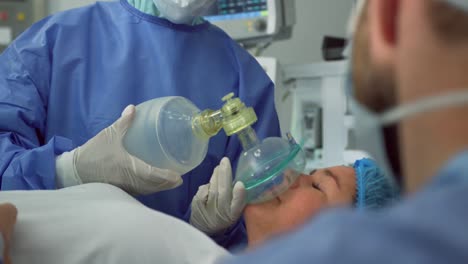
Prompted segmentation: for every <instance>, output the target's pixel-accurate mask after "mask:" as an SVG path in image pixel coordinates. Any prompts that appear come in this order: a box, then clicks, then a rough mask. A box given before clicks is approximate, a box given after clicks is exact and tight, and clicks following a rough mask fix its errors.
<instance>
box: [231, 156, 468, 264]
mask: <svg viewBox="0 0 468 264" xmlns="http://www.w3.org/2000/svg"><path fill="white" fill-rule="evenodd" d="M225 263H229V264H238V263H239V264H250V263H252V264H253V263H255V264H259V263H269V264H271V263H295V264H302V263H304V264H305V263H315V264H328V263H330V264H332V263H333V264H335V263H346V264H365V263H369V264H375V263H381V264H386V263H388V264H390V263H412V264H436V263H468V152H466V153H463V154H461V155H459V156H458V157H456V158H455V159H454V160H452V161H451V162H450V163H449V164H448V165H447V167H446V168H445V169H444V170H442V171H441V173H440V174H439V175H438V176H437V177H436V178H435V180H434V182H432V184H430V185H429V186H428V187H427V188H426V189H425V190H423V191H422V192H419V193H417V194H415V195H413V196H411V197H410V198H407V199H405V200H403V201H402V202H401V203H400V204H399V205H397V206H395V207H393V208H390V209H388V210H384V211H381V212H364V211H361V212H356V211H353V210H344V209H343V210H335V211H330V212H328V213H324V214H323V215H321V216H319V217H318V218H316V219H314V220H313V221H311V222H310V223H309V224H308V225H306V226H305V227H303V228H301V229H300V230H298V231H297V232H295V233H293V234H290V235H287V236H284V237H282V238H279V239H278V240H276V241H272V242H271V243H269V244H268V245H265V246H264V247H263V248H260V249H258V250H256V251H253V252H251V253H249V254H247V255H245V256H242V257H237V258H233V259H231V260H229V261H226V262H225Z"/></svg>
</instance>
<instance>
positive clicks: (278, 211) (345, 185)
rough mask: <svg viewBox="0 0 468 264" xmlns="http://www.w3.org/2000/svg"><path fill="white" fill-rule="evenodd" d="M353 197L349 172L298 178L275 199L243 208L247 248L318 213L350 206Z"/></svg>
mask: <svg viewBox="0 0 468 264" xmlns="http://www.w3.org/2000/svg"><path fill="white" fill-rule="evenodd" d="M355 194H356V179H355V172H354V169H353V168H350V167H344V166H340V167H331V168H327V169H320V170H316V171H313V172H311V173H310V175H301V176H300V177H299V178H298V180H297V181H296V182H295V183H294V184H293V185H292V186H291V187H290V188H289V189H288V190H287V191H286V192H284V193H283V194H282V195H280V196H279V197H277V198H276V199H273V200H271V201H268V202H266V203H261V204H253V205H248V206H247V207H246V208H245V211H244V217H245V222H246V225H247V234H248V237H249V246H255V245H256V244H258V243H261V242H263V241H265V240H267V239H269V238H271V237H272V236H275V235H277V234H280V233H283V232H287V231H290V230H292V229H294V228H296V227H298V226H300V225H301V224H303V223H304V222H306V221H307V220H308V219H310V218H311V217H313V216H314V215H315V214H317V213H318V212H319V211H320V210H321V209H324V208H329V207H337V206H344V205H351V204H352V203H353V201H354V197H355Z"/></svg>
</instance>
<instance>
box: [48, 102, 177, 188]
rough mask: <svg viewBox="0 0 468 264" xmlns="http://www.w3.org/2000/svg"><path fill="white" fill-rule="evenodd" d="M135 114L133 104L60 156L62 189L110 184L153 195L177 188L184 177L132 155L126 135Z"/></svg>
mask: <svg viewBox="0 0 468 264" xmlns="http://www.w3.org/2000/svg"><path fill="white" fill-rule="evenodd" d="M134 116H135V106H133V105H129V106H127V108H125V110H124V111H123V112H122V116H121V118H119V119H118V120H117V121H115V123H114V124H112V125H111V126H109V127H107V128H106V129H104V130H102V131H101V132H99V134H97V135H96V136H95V137H94V138H92V139H90V140H89V141H88V142H86V143H85V144H84V145H83V146H81V147H78V148H76V149H74V150H72V151H71V152H65V153H63V154H62V155H60V156H58V157H57V158H56V173H57V186H58V187H59V188H63V187H68V186H73V185H78V184H82V183H92V182H100V183H108V184H112V185H115V186H117V187H120V188H122V189H123V190H125V191H127V192H129V193H131V194H150V193H154V192H158V191H163V190H168V189H172V188H175V187H177V186H179V185H181V184H182V177H181V176H180V175H178V174H177V173H175V172H172V171H169V170H165V169H159V168H155V167H153V166H151V165H149V164H147V163H145V162H144V161H142V160H140V159H138V158H136V157H134V156H132V155H130V154H129V153H128V152H127V151H126V150H125V148H124V147H123V143H122V141H123V137H124V136H125V133H126V132H127V130H128V128H129V127H130V125H131V123H132V121H133V118H134Z"/></svg>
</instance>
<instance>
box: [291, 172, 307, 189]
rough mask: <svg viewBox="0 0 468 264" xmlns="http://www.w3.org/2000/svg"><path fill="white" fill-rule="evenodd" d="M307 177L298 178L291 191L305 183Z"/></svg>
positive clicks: (302, 175)
mask: <svg viewBox="0 0 468 264" xmlns="http://www.w3.org/2000/svg"><path fill="white" fill-rule="evenodd" d="M306 177H307V175H304V174H301V175H300V176H299V177H297V180H296V181H295V182H294V183H293V184H292V185H291V187H289V189H291V190H294V189H297V188H299V186H301V184H302V182H303V181H305V180H306V179H307V178H306Z"/></svg>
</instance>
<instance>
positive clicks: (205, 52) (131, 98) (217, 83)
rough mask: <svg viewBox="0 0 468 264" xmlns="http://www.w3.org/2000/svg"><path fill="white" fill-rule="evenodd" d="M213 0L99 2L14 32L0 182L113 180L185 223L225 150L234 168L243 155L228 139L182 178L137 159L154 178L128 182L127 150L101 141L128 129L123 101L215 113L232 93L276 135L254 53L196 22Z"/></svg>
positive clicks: (0, 106)
mask: <svg viewBox="0 0 468 264" xmlns="http://www.w3.org/2000/svg"><path fill="white" fill-rule="evenodd" d="M184 2H185V3H186V4H185V5H184V4H183V3H184ZM212 2H213V1H212V0H185V1H175V0H154V1H148V0H128V1H127V0H120V1H112V2H98V3H96V4H94V5H90V6H86V7H83V8H78V9H74V10H69V11H66V12H62V13H58V14H55V15H53V16H50V17H48V18H45V19H43V20H41V21H39V22H38V23H36V24H34V25H33V26H32V27H31V28H29V29H28V30H27V31H26V32H24V33H23V34H22V35H21V36H19V37H18V38H17V39H16V40H15V41H14V42H13V43H12V44H11V45H10V46H9V47H8V48H7V49H6V50H5V51H4V52H3V54H2V55H1V57H0V179H1V189H2V190H37V189H56V188H61V187H66V186H70V185H75V184H78V183H86V182H108V183H116V184H115V185H117V186H120V187H122V188H124V189H126V187H128V188H127V191H130V192H132V193H135V194H145V195H141V196H140V197H139V199H140V201H141V202H143V203H144V204H146V205H147V206H149V207H151V208H153V209H156V210H159V211H162V212H165V213H168V214H170V215H173V216H175V217H178V218H181V219H184V220H186V221H188V219H189V218H190V214H191V210H190V205H191V202H192V197H193V196H194V195H195V194H196V193H197V190H198V188H199V187H200V186H202V185H206V184H208V182H209V180H210V177H211V175H212V173H213V169H214V168H215V166H217V165H218V163H219V162H220V160H221V159H222V158H223V157H228V158H229V159H230V160H231V161H232V163H233V164H234V168H235V164H236V163H237V157H238V156H239V154H240V152H241V145H240V144H239V141H238V140H237V138H236V137H230V138H228V137H226V136H225V135H224V133H220V135H218V136H216V137H214V138H213V139H212V140H211V141H210V145H209V150H208V154H207V157H206V159H205V160H204V161H203V163H202V164H201V165H200V166H199V167H197V168H196V169H194V170H193V171H191V172H189V173H188V174H187V175H184V176H183V183H181V179H180V176H179V175H174V173H172V172H169V171H165V170H162V169H159V168H149V166H141V167H140V168H137V169H139V170H140V172H141V171H144V170H146V169H148V170H149V171H145V172H144V173H143V174H145V175H146V176H148V175H150V176H154V178H155V179H156V178H158V177H159V178H158V179H159V180H161V181H160V182H154V185H152V184H153V182H152V181H151V180H147V181H143V180H142V181H141V182H140V185H137V186H133V185H132V184H134V183H135V181H134V179H135V178H132V177H137V178H138V177H139V176H141V175H138V173H135V172H132V173H128V171H129V170H131V169H132V166H131V165H132V164H133V165H134V164H135V159H133V157H129V156H128V153H124V154H125V156H124V157H123V159H117V158H115V157H114V156H113V155H114V154H115V155H117V154H116V152H117V151H115V148H114V149H112V148H110V150H106V147H107V146H105V144H106V143H108V142H109V140H111V139H112V137H111V136H109V135H110V134H112V133H115V132H117V134H118V133H120V132H122V131H124V130H125V126H128V124H129V122H130V121H129V120H130V119H131V118H130V119H129V118H127V120H122V118H125V115H127V116H128V115H129V114H128V111H127V114H125V113H124V114H123V117H122V118H120V119H119V117H120V116H121V113H122V110H123V109H125V108H126V107H127V106H128V105H131V104H133V105H136V104H139V103H141V102H144V101H147V100H150V99H153V98H157V97H162V96H184V97H186V98H189V99H190V100H191V101H193V102H194V103H195V104H196V105H197V106H198V107H199V108H201V109H205V108H211V109H217V108H219V107H220V106H221V105H222V102H221V98H222V97H223V96H225V95H226V94H228V93H230V92H234V93H235V94H236V95H237V96H239V97H240V98H241V100H242V101H243V102H245V104H246V105H248V106H252V107H254V109H255V111H256V113H257V115H258V117H259V121H258V122H257V123H256V124H255V125H254V129H255V130H256V132H257V133H258V135H259V136H260V137H261V138H264V137H269V136H279V124H278V120H277V116H276V112H275V108H274V98H273V97H274V86H273V84H272V82H271V80H270V79H269V78H268V76H267V75H266V74H265V72H264V71H263V69H262V68H261V66H260V65H259V64H258V63H257V62H256V60H255V59H254V58H253V57H252V56H250V55H249V54H248V53H247V52H246V51H245V50H244V49H242V48H241V47H240V46H239V45H237V44H236V43H235V42H234V41H233V40H232V39H230V38H229V37H228V36H227V35H226V34H225V33H224V32H223V31H222V30H220V29H219V28H217V27H215V26H213V25H212V24H210V23H209V22H206V21H204V20H203V19H202V18H201V17H200V15H201V13H202V11H203V10H204V9H205V8H206V7H207V6H208V5H209V4H211V3H212ZM177 3H179V4H177ZM181 3H182V4H181ZM130 112H132V113H131V115H134V108H133V109H130ZM116 120H118V121H117V122H115V121H116ZM114 122H115V123H114ZM119 122H120V123H119ZM125 122H127V123H125ZM119 129H120V130H119ZM100 131H102V133H100ZM98 133H100V134H98ZM96 135H98V136H96ZM114 136H115V135H114ZM96 142H97V143H99V144H96ZM102 144H104V145H102ZM112 144H114V145H113V146H114V147H115V146H118V145H119V144H118V142H114V143H112ZM103 146H104V147H103ZM106 151H107V152H106ZM112 151H114V152H112ZM66 153H68V154H70V153H72V154H71V155H68V157H69V158H68V162H69V164H68V165H69V167H68V168H69V171H74V172H75V173H76V174H75V176H76V178H75V179H74V180H75V182H73V179H72V180H70V179H68V180H63V179H60V180H59V179H58V178H57V177H58V176H57V173H56V171H59V169H58V168H57V166H58V165H57V164H58V162H56V160H60V159H61V158H63V157H64V156H66V155H65V154H66ZM77 153H78V154H77ZM124 154H122V155H124ZM70 157H71V158H70ZM94 157H96V159H97V160H98V161H99V162H98V161H96V162H92V159H93V158H94ZM97 157H99V159H98V158H97ZM85 160H87V161H88V162H84V161H85ZM89 160H91V161H89ZM122 160H123V161H125V162H122ZM129 160H130V161H131V162H129ZM101 161H105V162H101ZM132 162H133V163H132ZM138 162H139V161H138ZM138 162H136V164H139V163H138ZM65 163H66V162H65ZM126 163H131V164H130V165H129V164H126ZM70 164H71V165H70ZM68 165H66V166H65V168H67V166H68ZM129 168H130V169H129ZM124 171H125V173H123V172H124ZM92 172H95V173H94V174H93V173H92ZM127 173H128V175H127ZM121 174H125V175H121ZM77 175H79V176H77ZM84 175H86V176H84ZM124 176H128V178H125V177H124ZM93 177H96V178H93ZM114 177H116V178H118V177H120V178H118V180H115V179H114ZM79 178H81V179H79ZM85 179H86V180H85ZM139 180H140V179H139ZM179 185H180V186H179ZM175 187H177V188H176V189H172V188H175ZM163 190H166V191H164V192H159V193H156V192H158V191H163ZM213 215H215V212H214V213H213V212H212V215H210V216H208V217H214V216H213ZM214 231H217V232H211V233H210V235H212V236H213V237H214V238H215V239H216V240H217V242H218V243H220V244H221V245H223V246H226V247H229V246H230V245H234V244H238V243H241V242H242V241H243V239H245V229H244V226H243V224H242V223H241V221H236V222H235V224H233V225H231V226H229V227H226V226H222V227H221V228H218V229H217V230H214ZM220 231H221V232H220Z"/></svg>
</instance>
